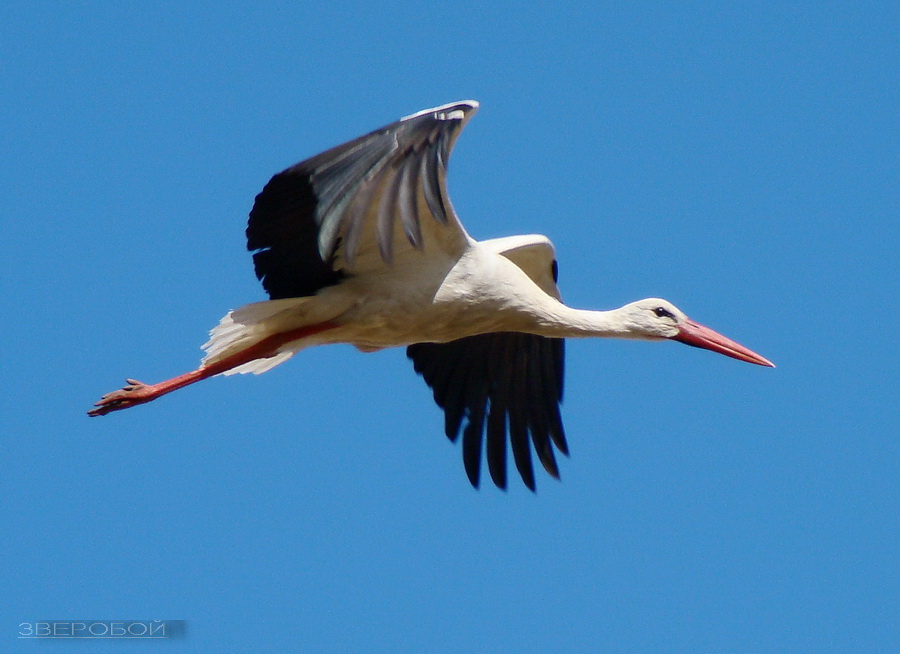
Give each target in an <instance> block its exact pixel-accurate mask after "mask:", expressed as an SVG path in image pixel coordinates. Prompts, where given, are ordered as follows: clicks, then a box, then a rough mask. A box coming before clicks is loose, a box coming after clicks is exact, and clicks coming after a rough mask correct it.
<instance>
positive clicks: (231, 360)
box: [88, 322, 338, 416]
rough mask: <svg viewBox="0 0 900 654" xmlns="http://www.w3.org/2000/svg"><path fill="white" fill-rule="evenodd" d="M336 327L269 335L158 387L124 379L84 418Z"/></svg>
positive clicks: (126, 405)
mask: <svg viewBox="0 0 900 654" xmlns="http://www.w3.org/2000/svg"><path fill="white" fill-rule="evenodd" d="M337 326H338V325H337V324H335V323H331V322H323V323H320V324H318V325H310V326H309V327H301V328H300V329H293V330H291V331H289V332H282V333H281V334H273V335H272V336H269V337H267V338H264V339H263V340H261V341H259V342H258V343H256V344H254V345H251V346H250V347H248V348H247V349H246V350H241V351H240V352H237V353H236V354H232V355H231V356H228V357H225V358H224V359H221V360H220V361H216V362H214V363H211V364H209V365H208V366H200V367H199V368H197V369H196V370H192V371H190V372H187V373H185V374H183V375H179V376H178V377H173V378H172V379H167V380H166V381H162V382H159V383H158V384H144V383H142V382H139V381H137V380H135V379H126V380H125V381H126V382H127V384H128V385H127V386H124V387H123V388H121V389H119V390H117V391H113V392H112V393H107V394H106V395H104V396H103V397H101V398H100V401H99V402H97V403H96V404H94V406H96V407H97V408H96V409H91V410H90V411H88V415H89V416H103V415H106V414H107V413H112V412H113V411H120V410H122V409H127V408H129V407H133V406H136V405H138V404H144V403H146V402H151V401H153V400H155V399H156V398H158V397H160V396H162V395H165V394H166V393H171V392H172V391H177V390H178V389H179V388H184V387H185V386H188V385H190V384H193V383H194V382H198V381H200V380H201V379H206V378H207V377H212V376H214V375H218V374H220V373H223V372H225V371H226V370H231V369H232V368H236V367H237V366H241V365H243V364H245V363H248V362H250V361H254V360H256V359H265V358H267V357H271V356H274V355H275V354H277V352H278V348H279V347H281V346H282V345H284V344H285V343H290V342H291V341H296V340H299V339H301V338H306V337H307V336H313V335H314V334H318V333H320V332H324V331H327V330H329V329H334V328H335V327H337Z"/></svg>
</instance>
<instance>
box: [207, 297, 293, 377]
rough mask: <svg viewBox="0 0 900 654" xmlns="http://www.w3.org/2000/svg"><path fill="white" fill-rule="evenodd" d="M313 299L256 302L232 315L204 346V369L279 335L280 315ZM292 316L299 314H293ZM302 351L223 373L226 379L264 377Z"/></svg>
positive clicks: (283, 353)
mask: <svg viewBox="0 0 900 654" xmlns="http://www.w3.org/2000/svg"><path fill="white" fill-rule="evenodd" d="M309 299H310V298H287V299H283V300H269V301H266V302H254V303H253V304H247V305H244V306H242V307H241V308H239V309H235V310H234V311H229V312H228V313H227V314H226V315H225V316H224V317H223V318H222V319H221V320H220V321H219V324H218V325H216V326H215V327H213V329H212V331H210V332H209V340H208V341H207V342H206V343H204V344H203V350H204V351H205V352H206V356H204V357H203V365H205V366H206V365H209V364H211V363H214V362H216V361H220V360H222V359H224V358H226V357H228V356H230V355H232V354H236V353H238V352H240V351H242V350H245V349H247V348H248V347H250V346H252V345H255V344H256V343H258V342H260V341H261V340H262V339H264V338H266V337H268V336H271V335H272V334H277V333H278V332H279V331H281V329H279V327H280V326H281V325H280V323H282V320H280V319H279V317H280V316H279V314H282V313H284V312H286V311H289V310H291V309H296V308H297V307H299V306H300V305H301V304H304V303H305V302H307V301H308V300H309ZM287 315H291V316H296V312H293V311H291V312H290V314H287ZM299 350H300V347H289V348H284V349H283V350H282V351H280V352H278V353H277V354H276V355H274V356H271V357H266V358H263V359H255V360H253V361H248V362H247V363H245V364H242V365H240V366H236V367H234V368H232V369H231V370H226V371H225V372H223V373H221V374H223V375H234V374H245V373H250V372H252V373H254V374H257V375H258V374H260V373H263V372H265V371H267V370H271V369H272V368H274V367H275V366H277V365H278V364H279V363H284V362H285V361H287V360H288V359H290V358H291V357H292V356H294V354H296V353H297V352H298V351H299Z"/></svg>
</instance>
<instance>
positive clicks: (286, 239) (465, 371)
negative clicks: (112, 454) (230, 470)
mask: <svg viewBox="0 0 900 654" xmlns="http://www.w3.org/2000/svg"><path fill="white" fill-rule="evenodd" d="M477 109H478V103H477V102H475V101H471V100H470V101H464V102H454V103H451V104H447V105H443V106H440V107H435V108H434V109H427V110H425V111H421V112H419V113H416V114H413V115H411V116H407V117H406V118H403V119H401V120H399V121H397V122H395V123H392V124H390V125H387V126H386V127H382V128H381V129H378V130H376V131H374V132H372V133H370V134H367V135H365V136H361V137H359V138H357V139H355V140H353V141H350V142H349V143H345V144H343V145H339V146H337V147H335V148H332V149H331V150H328V151H327V152H323V153H322V154H319V155H317V156H315V157H313V158H311V159H307V160H306V161H303V162H301V163H299V164H297V165H295V166H293V167H291V168H288V169H287V170H285V171H283V172H281V173H279V174H277V175H275V176H274V177H273V178H272V179H271V180H270V181H269V183H268V184H266V186H265V188H264V189H263V190H262V192H261V193H260V194H259V195H257V196H256V202H255V204H254V205H253V209H252V211H251V212H250V221H249V224H248V227H247V248H248V249H249V250H250V251H252V252H253V261H254V264H255V268H256V276H257V277H258V278H259V279H260V280H261V281H262V285H263V287H264V288H265V290H266V292H267V293H268V295H269V298H270V300H268V301H265V302H257V303H255V304H249V305H246V306H244V307H241V308H239V309H236V310H234V311H231V312H229V313H228V314H227V315H226V316H225V317H224V318H222V320H221V321H220V323H219V325H218V326H217V327H215V328H214V329H213V330H212V332H211V333H210V339H209V341H208V342H207V343H206V344H205V345H204V346H203V348H204V350H205V351H206V356H205V358H204V359H203V361H202V363H201V365H200V367H199V368H197V369H196V370H193V371H191V372H188V373H186V374H184V375H180V376H178V377H174V378H173V379H169V380H167V381H163V382H159V383H158V384H143V383H141V382H138V381H135V380H133V379H129V380H127V384H128V385H127V386H125V387H124V388H122V389H121V390H118V391H115V392H113V393H109V394H107V395H104V396H103V397H102V398H101V399H100V401H99V402H97V403H96V405H95V406H96V408H95V409H93V410H91V411H90V412H89V415H91V416H100V415H105V414H107V413H110V412H112V411H118V410H120V409H126V408H129V407H132V406H135V405H137V404H143V403H145V402H150V401H151V400H155V399H156V398H158V397H160V396H162V395H165V394H166V393H170V392H172V391H174V390H176V389H179V388H182V387H184V386H187V385H188V384H192V383H194V382H197V381H200V380H201V379H206V378H207V377H212V376H213V375H220V374H225V375H230V374H234V373H248V372H252V373H257V374H259V373H262V372H265V371H266V370H269V369H270V368H272V367H274V366H276V365H278V364H279V363H282V362H284V361H286V360H287V359H289V358H290V357H292V356H293V355H294V354H296V353H297V352H299V351H300V350H302V349H303V348H306V347H310V346H312V345H325V344H328V343H350V344H352V345H354V346H356V347H357V348H358V349H360V350H361V351H363V352H373V351H376V350H380V349H383V348H388V347H397V346H406V348H407V349H406V353H407V356H408V357H409V358H410V359H412V361H413V365H414V367H415V370H416V372H418V373H419V374H421V375H422V376H423V377H424V378H425V382H426V383H427V384H428V385H429V386H430V387H431V389H432V390H433V392H434V399H435V401H436V402H437V404H438V406H440V407H441V408H442V409H443V410H444V413H445V432H446V434H447V436H448V437H449V438H450V440H451V441H455V440H456V439H457V438H458V436H459V434H460V432H462V435H463V438H462V441H463V445H462V452H463V461H464V464H465V469H466V473H467V474H468V477H469V481H470V482H471V483H472V485H473V486H476V487H477V486H478V482H479V475H480V468H481V457H482V449H484V451H485V458H486V459H487V463H488V470H489V472H490V475H491V478H492V479H493V481H494V483H495V484H496V485H497V486H498V487H500V488H505V487H506V478H507V475H506V441H507V435H508V438H509V442H510V446H511V449H512V452H513V458H514V461H515V464H516V467H517V468H518V471H519V474H520V475H521V477H522V480H523V481H524V482H525V485H526V486H528V488H530V489H531V490H534V488H535V485H534V472H533V468H532V462H531V451H530V448H531V445H532V444H533V446H534V449H535V452H536V453H537V455H538V458H539V459H540V461H541V463H542V464H543V466H544V468H545V469H546V470H547V472H548V473H549V474H550V475H552V476H553V477H556V478H558V477H559V470H558V468H557V464H556V460H555V457H554V450H553V447H554V446H555V447H556V449H558V450H559V451H560V452H562V453H563V454H568V446H567V444H566V439H565V435H564V432H563V426H562V421H561V419H560V414H559V403H560V401H561V399H562V389H563V346H564V341H563V339H564V338H567V337H568V338H578V337H588V336H598V337H614V338H630V339H642V340H648V341H659V340H664V339H670V340H676V341H680V342H682V343H687V344H688V345H693V346H696V347H701V348H705V349H708V350H712V351H714V352H719V353H721V354H724V355H726V356H730V357H733V358H735V359H740V360H742V361H748V362H750V363H755V364H758V365H762V366H772V365H773V364H772V363H771V362H770V361H768V360H767V359H765V358H763V357H762V356H760V355H758V354H756V353H754V352H752V351H750V350H748V349H747V348H745V347H743V346H742V345H739V344H737V343H735V342H734V341H732V340H730V339H728V338H725V337H724V336H722V335H720V334H718V333H716V332H714V331H713V330H711V329H709V328H707V327H704V326H702V325H699V324H698V323H696V322H694V321H692V320H690V319H689V318H688V317H687V316H686V315H685V314H684V313H682V312H681V311H680V310H679V309H677V308H676V307H674V306H673V305H672V304H671V303H669V302H667V301H665V300H659V299H646V300H639V301H638V302H632V303H631V304H626V305H625V306H623V307H621V308H619V309H615V310H612V311H586V310H582V309H573V308H571V307H568V306H566V305H565V304H563V303H562V302H561V301H560V296H559V291H558V290H557V287H556V261H555V258H554V250H553V245H552V244H551V242H550V241H549V239H547V238H546V237H545V236H538V235H529V236H512V237H508V238H499V239H492V240H488V241H481V242H478V241H475V240H474V239H473V238H472V237H471V236H469V234H468V233H467V232H466V230H465V229H464V228H463V226H462V224H461V223H460V221H459V218H458V217H457V215H456V213H455V212H454V210H453V206H452V205H451V203H450V198H449V197H448V194H447V186H446V178H445V176H446V172H447V161H448V159H449V157H450V150H451V148H452V147H453V144H454V142H455V141H456V138H457V136H459V133H460V131H461V130H462V128H463V127H464V126H465V124H466V122H468V120H469V119H470V118H471V117H472V116H473V115H474V114H475V112H476V110H477ZM485 435H486V438H485ZM483 441H486V443H485V445H484V446H482V442H483Z"/></svg>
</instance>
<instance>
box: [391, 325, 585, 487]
mask: <svg viewBox="0 0 900 654" xmlns="http://www.w3.org/2000/svg"><path fill="white" fill-rule="evenodd" d="M564 343H565V341H563V339H558V338H548V337H546V336H536V335H533V334H521V333H514V332H501V333H493V334H481V335H478V336H470V337H467V338H462V339H458V340H455V341H450V342H449V343H416V344H414V345H410V346H409V347H408V348H407V349H406V354H407V356H408V357H409V358H410V359H412V361H413V367H414V369H415V371H416V372H417V373H419V374H420V375H422V377H423V378H424V379H425V383H427V384H428V386H429V387H431V390H432V392H433V394H434V400H435V402H436V403H437V405H438V406H439V407H440V408H442V409H443V410H444V413H445V427H446V433H447V437H448V438H449V439H450V440H451V441H455V440H456V439H457V438H458V437H459V432H460V429H462V433H463V462H464V463H465V466H466V473H467V475H468V477H469V481H470V482H471V483H472V485H473V486H476V487H477V486H478V482H479V475H480V468H481V456H482V448H483V447H484V451H485V457H486V458H487V462H488V471H489V472H490V475H491V479H492V480H493V482H494V484H495V485H496V486H498V487H499V488H505V487H506V481H507V479H506V442H507V439H508V440H509V445H510V449H511V450H512V453H513V460H514V462H515V465H516V468H517V470H518V471H519V475H520V476H521V477H522V481H523V482H524V483H525V485H526V486H527V487H528V488H530V489H531V490H534V489H535V479H534V468H533V465H532V460H531V448H532V447H534V449H535V452H536V453H537V455H538V458H539V460H540V461H541V463H542V465H543V467H544V468H545V469H546V470H547V472H548V473H549V474H551V475H553V476H554V477H558V476H559V470H558V467H557V465H556V459H555V456H554V453H553V448H554V446H555V447H556V449H557V450H559V451H560V452H562V453H563V454H568V447H567V446H566V441H565V435H564V433H563V431H562V422H561V421H560V419H559V415H560V414H559V403H560V402H561V401H562V394H561V390H562V374H563V353H564V347H565V345H564ZM485 441H486V442H485ZM476 454H477V456H476Z"/></svg>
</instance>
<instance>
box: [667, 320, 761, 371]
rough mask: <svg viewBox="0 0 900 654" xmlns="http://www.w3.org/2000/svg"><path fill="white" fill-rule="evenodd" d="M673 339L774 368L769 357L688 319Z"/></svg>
mask: <svg viewBox="0 0 900 654" xmlns="http://www.w3.org/2000/svg"><path fill="white" fill-rule="evenodd" d="M672 340H675V341H680V342H682V343H684V344H686V345H691V346H693V347H701V348H703V349H704V350H712V351H713V352H718V353H719V354H724V355H725V356H727V357H731V358H732V359H740V360H741V361H746V362H748V363H755V364H756V365H758V366H769V367H770V368H774V367H775V364H774V363H772V362H771V361H769V360H768V359H767V358H765V357H762V356H760V355H758V354H757V353H756V352H753V351H752V350H748V349H747V348H745V347H744V346H743V345H740V344H739V343H735V342H734V341H732V340H731V339H730V338H726V337H724V336H722V335H721V334H720V333H718V332H715V331H713V330H711V329H710V328H709V327H704V326H703V325H701V324H699V323H696V322H694V321H693V320H687V321H686V322H685V323H684V324H683V325H682V326H681V327H680V331H679V332H678V334H677V335H676V336H673V337H672Z"/></svg>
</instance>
